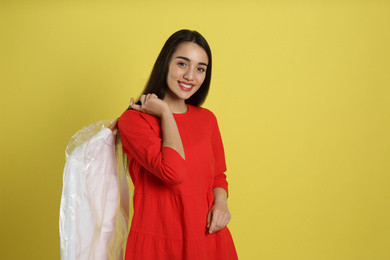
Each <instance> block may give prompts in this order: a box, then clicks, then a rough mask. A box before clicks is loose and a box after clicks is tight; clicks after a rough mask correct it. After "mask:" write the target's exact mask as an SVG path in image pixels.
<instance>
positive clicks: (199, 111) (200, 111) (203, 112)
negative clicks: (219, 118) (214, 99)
mask: <svg viewBox="0 0 390 260" xmlns="http://www.w3.org/2000/svg"><path fill="white" fill-rule="evenodd" d="M188 106H189V108H190V109H191V111H192V112H193V114H194V115H196V116H199V117H202V118H204V119H206V118H208V119H211V120H216V117H215V115H214V113H213V112H211V110H209V109H207V108H204V107H196V106H192V105H188Z"/></svg>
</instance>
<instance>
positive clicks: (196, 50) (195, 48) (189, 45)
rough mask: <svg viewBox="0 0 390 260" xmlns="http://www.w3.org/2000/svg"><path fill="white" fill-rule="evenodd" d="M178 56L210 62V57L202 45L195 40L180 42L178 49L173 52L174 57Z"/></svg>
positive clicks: (192, 60)
mask: <svg viewBox="0 0 390 260" xmlns="http://www.w3.org/2000/svg"><path fill="white" fill-rule="evenodd" d="M178 56H182V57H186V58H188V59H190V60H191V62H195V63H199V62H201V63H206V64H207V63H208V61H209V57H208V56H207V53H206V51H205V50H204V49H203V48H202V47H200V46H199V45H198V44H196V43H193V42H182V43H180V44H179V45H178V46H177V48H176V51H175V52H174V53H173V55H172V58H176V57H178Z"/></svg>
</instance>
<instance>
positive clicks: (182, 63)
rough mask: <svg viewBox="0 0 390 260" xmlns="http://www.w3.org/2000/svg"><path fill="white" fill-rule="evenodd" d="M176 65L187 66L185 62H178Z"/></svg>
mask: <svg viewBox="0 0 390 260" xmlns="http://www.w3.org/2000/svg"><path fill="white" fill-rule="evenodd" d="M177 65H179V66H180V67H185V66H187V64H186V63H185V62H178V63H177Z"/></svg>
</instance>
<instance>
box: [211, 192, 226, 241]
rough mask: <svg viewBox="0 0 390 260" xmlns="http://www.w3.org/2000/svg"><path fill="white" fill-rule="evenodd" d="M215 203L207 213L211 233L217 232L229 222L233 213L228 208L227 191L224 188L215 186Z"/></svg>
mask: <svg viewBox="0 0 390 260" xmlns="http://www.w3.org/2000/svg"><path fill="white" fill-rule="evenodd" d="M213 193H214V205H213V206H212V207H211V209H210V211H209V214H208V215H207V228H208V229H209V233H210V234H212V233H215V232H217V231H219V230H221V229H223V228H224V227H226V225H227V224H228V223H229V221H230V219H231V215H230V212H229V209H228V203H227V192H226V190H225V189H223V188H219V187H217V188H214V189H213Z"/></svg>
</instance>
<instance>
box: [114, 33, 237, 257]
mask: <svg viewBox="0 0 390 260" xmlns="http://www.w3.org/2000/svg"><path fill="white" fill-rule="evenodd" d="M211 69H212V58H211V50H210V47H209V45H208V43H207V41H206V40H205V38H204V37H203V36H202V35H201V34H199V33H198V32H196V31H190V30H180V31H178V32H176V33H174V34H173V35H172V36H171V37H169V39H168V40H167V41H166V43H165V45H164V46H163V48H162V50H161V52H160V54H159V56H158V58H157V60H156V63H155V64H154V67H153V70H152V73H151V76H150V78H149V81H148V83H147V85H146V87H145V89H144V91H143V94H142V95H141V97H140V98H139V100H138V101H137V103H134V100H133V98H132V99H131V100H130V103H131V105H130V108H131V109H129V110H127V111H126V112H124V113H123V115H122V116H121V117H120V119H119V122H118V128H119V132H120V135H121V140H122V144H123V150H124V152H125V153H126V154H127V156H128V159H129V172H130V175H131V178H132V181H133V184H134V196H133V206H134V215H133V219H132V223H131V228H130V232H129V236H128V240H127V246H126V259H128V260H138V259H140V260H149V259H150V260H156V259H163V260H176V259H177V260H183V259H186V260H195V259H196V260H208V259H210V260H214V259H220V260H229V259H238V258H237V253H236V250H235V246H234V243H233V239H232V237H231V235H230V232H229V230H228V228H227V224H228V222H229V220H230V217H231V216H230V213H229V210H228V204H227V197H228V184H227V181H226V175H225V171H226V164H225V156H224V150H223V145H222V140H221V135H220V132H219V129H218V124H217V120H216V118H215V116H214V114H213V113H212V112H211V111H209V110H207V109H205V108H202V107H200V105H201V104H202V103H203V102H204V100H205V99H206V96H207V93H208V91H209V87H210V80H211Z"/></svg>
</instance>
